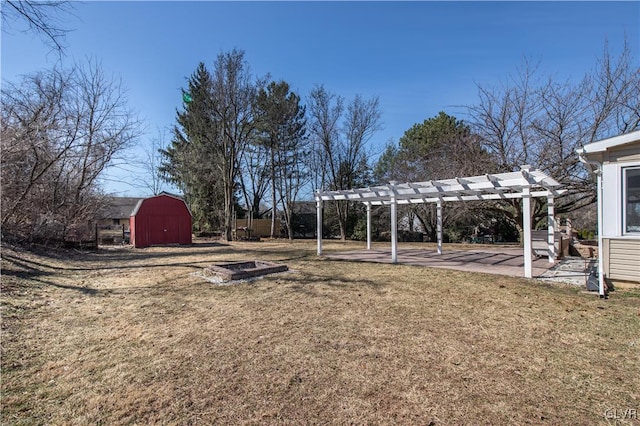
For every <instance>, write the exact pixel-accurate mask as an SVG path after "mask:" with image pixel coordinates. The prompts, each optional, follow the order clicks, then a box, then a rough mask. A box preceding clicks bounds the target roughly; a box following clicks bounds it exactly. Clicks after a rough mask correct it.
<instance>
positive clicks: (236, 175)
mask: <svg viewBox="0 0 640 426" xmlns="http://www.w3.org/2000/svg"><path fill="white" fill-rule="evenodd" d="M183 94H184V96H183V99H184V103H183V109H182V110H180V111H178V112H177V119H176V125H175V126H174V129H173V138H172V141H171V143H170V145H169V146H168V147H167V148H166V149H164V150H162V156H163V162H162V166H161V167H160V172H161V174H162V175H163V176H164V177H165V178H166V179H167V180H168V181H169V182H171V183H172V184H173V185H174V186H176V187H177V188H178V189H179V190H180V191H181V192H182V193H183V195H184V197H185V198H186V200H187V202H188V204H189V205H190V206H191V211H192V214H193V217H194V223H195V227H196V228H197V229H199V230H218V229H220V230H222V233H223V236H224V237H225V238H226V239H231V238H232V231H233V219H234V218H235V217H237V215H238V214H241V215H242V214H251V215H253V216H254V217H256V218H260V217H263V216H265V215H269V216H270V217H271V218H272V227H271V234H272V236H279V234H277V233H276V226H275V224H276V222H275V221H276V219H277V218H279V217H280V216H281V217H282V218H283V222H284V226H285V230H286V233H287V235H288V236H289V238H293V235H294V229H293V216H294V211H293V210H294V203H295V201H296V200H298V197H299V195H300V194H301V191H303V190H304V188H308V187H310V186H313V187H314V188H331V189H348V188H350V187H353V186H354V185H359V184H365V183H367V182H369V181H370V179H368V178H367V174H368V171H369V170H370V166H371V164H370V162H369V161H368V156H367V155H368V151H367V143H368V142H369V140H370V139H371V137H372V136H373V135H374V134H375V132H376V131H377V130H378V129H379V128H380V126H381V122H380V119H381V112H380V107H379V101H378V98H372V99H369V100H366V99H364V98H362V97H361V96H359V95H358V96H355V97H354V99H352V100H351V101H348V102H345V100H344V99H343V98H342V97H340V96H337V95H335V94H332V93H330V92H329V91H327V90H326V89H325V88H324V87H323V86H316V87H315V88H314V89H313V90H312V91H311V93H310V94H309V97H308V100H307V104H306V105H303V103H302V98H301V96H300V95H298V94H297V93H295V92H293V91H292V90H291V88H290V86H289V84H288V83H287V82H285V81H273V80H271V79H270V77H269V76H267V77H264V78H254V77H253V76H252V75H251V72H250V68H249V64H248V63H247V61H246V59H245V57H244V52H243V51H241V50H237V49H234V50H232V51H230V52H226V53H221V54H219V55H218V57H217V59H216V61H215V63H214V66H213V69H212V70H211V71H210V70H208V69H207V67H206V66H205V64H204V63H200V64H199V65H198V67H197V69H196V71H195V72H194V73H193V74H192V75H191V76H190V78H189V80H188V84H187V87H186V88H185V89H184V90H183ZM241 205H242V206H243V207H241ZM280 212H281V215H280ZM336 214H337V219H338V226H339V229H340V234H341V236H342V237H343V238H346V237H347V236H348V235H347V223H346V222H347V218H348V216H349V214H348V206H343V205H337V206H336Z"/></svg>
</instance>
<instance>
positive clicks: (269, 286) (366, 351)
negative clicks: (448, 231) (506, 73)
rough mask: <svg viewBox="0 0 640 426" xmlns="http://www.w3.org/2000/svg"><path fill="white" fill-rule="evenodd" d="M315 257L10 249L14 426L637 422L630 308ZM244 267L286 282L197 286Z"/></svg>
mask: <svg viewBox="0 0 640 426" xmlns="http://www.w3.org/2000/svg"><path fill="white" fill-rule="evenodd" d="M346 247H354V246H353V245H350V244H343V243H337V242H333V243H327V242H325V250H327V251H332V250H339V249H344V248H346ZM476 247H477V246H476ZM314 250H315V246H314V244H313V242H300V241H297V242H294V243H288V242H261V243H234V244H231V245H218V244H203V243H198V244H195V245H194V246H192V247H188V248H184V247H175V248H151V249H145V250H133V249H117V250H101V251H99V252H98V253H89V254H75V255H70V254H69V253H66V254H55V255H36V254H33V253H27V252H21V251H16V250H14V249H11V248H6V247H5V248H3V260H2V272H3V276H2V286H3V291H2V327H3V332H2V423H3V424H70V425H85V424H109V425H112V424H292V425H300V424H416V425H428V424H435V425H441V424H454V425H458V424H474V425H479V424H492V425H496V424H517V425H522V424H557V425H565V424H584V425H587V424H599V423H600V424H608V423H610V424H614V423H616V421H615V420H607V419H606V418H605V417H604V413H605V410H607V409H615V410H617V411H616V412H615V413H614V414H615V416H617V417H624V416H623V414H624V411H623V410H625V409H632V410H634V409H635V410H638V411H640V388H639V386H638V378H639V377H640V356H639V354H640V292H638V290H620V291H616V292H614V293H612V295H611V298H610V299H609V300H607V301H604V300H599V299H598V298H597V297H596V296H594V295H593V294H585V293H583V292H581V291H579V290H578V289H576V288H573V287H570V286H566V285H549V284H543V283H540V282H536V281H529V280H524V279H517V278H510V277H501V276H492V275H483V274H472V273H463V272H456V271H450V270H439V269H426V268H418V267H411V266H403V265H388V264H370V263H366V264H364V263H353V262H339V261H329V260H323V259H319V258H317V257H316V256H315V254H314V253H315V252H314ZM242 259H262V260H270V261H277V262H284V263H286V264H287V265H289V267H290V268H291V269H292V270H293V271H290V272H287V273H282V274H277V275H271V276H267V277H264V278H262V279H259V280H254V281H250V282H244V283H240V284H234V285H229V286H219V285H214V284H211V283H209V282H206V281H205V280H203V279H202V278H201V277H200V276H198V273H199V272H200V271H201V269H202V268H203V267H204V266H206V265H208V264H210V263H212V262H218V261H231V260H242ZM627 417H629V416H627ZM631 417H633V416H631ZM637 421H638V420H633V419H628V418H627V419H621V418H619V419H618V420H617V423H618V424H633V422H636V423H637Z"/></svg>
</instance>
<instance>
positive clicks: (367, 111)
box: [309, 86, 382, 240]
mask: <svg viewBox="0 0 640 426" xmlns="http://www.w3.org/2000/svg"><path fill="white" fill-rule="evenodd" d="M343 112H344V100H343V99H342V98H341V97H339V96H335V95H333V94H331V93H329V92H327V91H326V90H325V89H324V87H323V86H318V87H316V88H315V89H313V90H312V91H311V94H310V97H309V116H310V118H309V120H310V136H311V138H312V141H313V143H314V146H315V149H314V150H315V151H316V156H317V159H318V160H319V161H320V164H321V165H322V167H321V169H320V170H317V171H316V173H319V174H321V175H322V176H323V179H322V180H323V182H322V183H324V184H325V185H326V186H329V188H330V189H331V190H340V189H349V188H352V187H354V186H362V185H365V184H368V183H370V182H369V181H370V165H369V164H368V157H369V155H368V154H369V153H368V152H367V149H366V146H367V142H369V140H370V139H371V137H372V136H373V135H374V134H375V133H376V132H377V131H378V130H380V129H381V127H382V125H381V121H380V120H381V113H380V105H379V101H378V98H372V99H370V100H364V99H363V98H362V97H361V96H359V95H357V96H356V97H355V98H354V99H353V100H352V101H351V102H350V103H349V104H348V105H347V108H346V114H345V115H344V116H343ZM341 119H342V120H343V122H342V126H340V120H341ZM316 180H317V179H316ZM335 206H336V211H337V214H338V225H339V228H340V238H341V239H343V240H344V239H346V237H347V217H348V215H349V203H346V202H345V203H335Z"/></svg>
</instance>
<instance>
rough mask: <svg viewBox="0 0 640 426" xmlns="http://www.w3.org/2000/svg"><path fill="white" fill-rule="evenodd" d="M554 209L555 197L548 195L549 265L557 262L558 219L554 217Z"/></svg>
mask: <svg viewBox="0 0 640 426" xmlns="http://www.w3.org/2000/svg"><path fill="white" fill-rule="evenodd" d="M553 207H554V200H553V195H547V232H548V235H547V236H548V239H547V242H548V243H549V263H555V261H556V241H555V240H556V228H555V225H556V219H555V217H554V210H553Z"/></svg>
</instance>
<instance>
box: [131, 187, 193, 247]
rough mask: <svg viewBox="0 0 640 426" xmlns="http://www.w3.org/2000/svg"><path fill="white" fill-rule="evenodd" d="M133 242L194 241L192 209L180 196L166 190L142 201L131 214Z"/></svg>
mask: <svg viewBox="0 0 640 426" xmlns="http://www.w3.org/2000/svg"><path fill="white" fill-rule="evenodd" d="M129 225H130V228H129V229H131V244H133V245H134V247H149V246H153V245H165V244H191V211H189V207H187V204H186V203H185V202H184V200H183V199H182V198H180V197H176V196H175V195H170V194H167V193H162V194H160V195H156V196H155V197H150V198H145V199H143V200H140V201H138V204H137V205H136V207H135V209H134V210H133V213H131V217H130V218H129Z"/></svg>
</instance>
